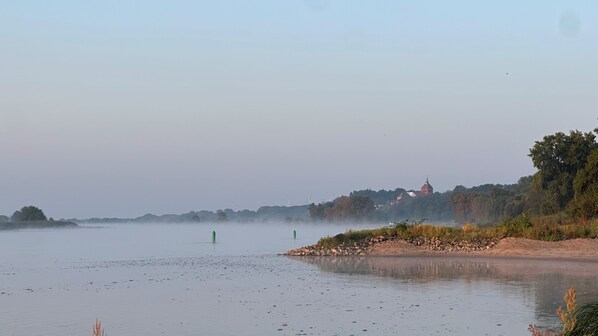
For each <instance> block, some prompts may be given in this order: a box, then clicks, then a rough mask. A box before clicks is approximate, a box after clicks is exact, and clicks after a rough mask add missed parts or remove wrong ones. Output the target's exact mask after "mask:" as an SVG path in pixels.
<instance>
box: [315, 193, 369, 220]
mask: <svg viewBox="0 0 598 336" xmlns="http://www.w3.org/2000/svg"><path fill="white" fill-rule="evenodd" d="M374 209H375V207H374V201H372V200H371V199H370V198H369V197H365V196H341V197H339V198H337V199H335V200H334V201H333V202H324V203H320V204H317V205H316V204H313V203H312V204H310V206H309V214H310V216H311V218H312V219H315V220H328V221H341V220H342V221H362V220H366V219H371V218H372V215H373V213H374Z"/></svg>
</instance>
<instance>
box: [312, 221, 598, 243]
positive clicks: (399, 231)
mask: <svg viewBox="0 0 598 336" xmlns="http://www.w3.org/2000/svg"><path fill="white" fill-rule="evenodd" d="M379 236H384V237H387V238H400V239H405V240H411V239H414V238H418V237H426V238H433V237H436V238H439V239H441V240H446V241H464V240H465V241H476V240H484V239H500V238H505V237H522V238H528V239H535V240H544V241H559V240H565V239H573V238H598V220H597V219H594V220H592V221H587V222H586V223H585V224H575V223H571V222H560V223H559V221H558V220H556V219H555V218H533V219H532V218H530V217H529V216H527V215H521V216H518V217H515V218H511V219H507V220H504V221H503V222H502V223H500V224H499V225H495V226H488V227H480V226H477V225H471V224H465V225H463V226H462V227H449V226H434V225H428V224H423V221H419V222H413V221H402V222H399V223H393V224H392V225H390V226H385V227H381V228H378V229H369V230H355V231H354V230H350V231H347V232H345V233H341V234H338V235H336V236H333V237H330V236H328V237H324V238H322V239H320V240H319V241H318V243H317V244H318V245H319V246H322V247H324V248H328V247H334V246H338V245H341V244H346V243H353V242H359V241H362V240H364V239H367V238H371V237H379Z"/></svg>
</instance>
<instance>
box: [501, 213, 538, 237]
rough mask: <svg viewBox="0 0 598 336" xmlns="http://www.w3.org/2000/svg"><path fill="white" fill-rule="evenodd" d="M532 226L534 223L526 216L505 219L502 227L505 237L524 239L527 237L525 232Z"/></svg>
mask: <svg viewBox="0 0 598 336" xmlns="http://www.w3.org/2000/svg"><path fill="white" fill-rule="evenodd" d="M532 226H533V225H532V222H531V220H530V218H529V216H528V215H526V214H522V215H519V216H517V217H514V218H508V219H505V220H504V221H503V222H502V224H501V225H500V227H501V229H502V230H503V232H504V233H505V235H506V236H509V237H523V236H525V231H526V230H528V229H530V228H531V227H532Z"/></svg>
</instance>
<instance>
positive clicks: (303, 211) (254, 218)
mask: <svg viewBox="0 0 598 336" xmlns="http://www.w3.org/2000/svg"><path fill="white" fill-rule="evenodd" d="M69 220H70V221H73V222H78V223H200V222H227V221H228V222H268V221H286V222H295V221H309V220H310V216H309V211H308V206H307V205H299V206H263V207H260V208H259V209H257V210H256V211H253V210H239V211H235V210H233V209H220V210H217V211H207V210H201V211H189V212H187V213H184V214H179V215H177V214H166V215H154V214H145V215H143V216H140V217H136V218H89V219H75V218H73V219H69Z"/></svg>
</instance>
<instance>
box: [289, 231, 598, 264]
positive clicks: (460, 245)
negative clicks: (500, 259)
mask: <svg viewBox="0 0 598 336" xmlns="http://www.w3.org/2000/svg"><path fill="white" fill-rule="evenodd" d="M285 255H290V256H349V255H360V256H444V255H446V256H505V257H525V258H550V259H588V260H598V239H587V238H577V239H568V240H562V241H554V242H549V241H540V240H532V239H526V238H513V237H507V238H500V239H483V240H476V241H455V242H449V241H443V240H442V239H440V238H437V237H433V238H424V237H418V238H414V239H412V240H405V239H402V238H388V237H382V236H380V237H374V238H367V239H364V240H361V241H358V242H352V243H346V244H340V245H338V246H333V247H324V246H321V245H318V244H315V245H311V246H307V247H303V248H299V249H295V250H290V251H288V252H287V253H285Z"/></svg>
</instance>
